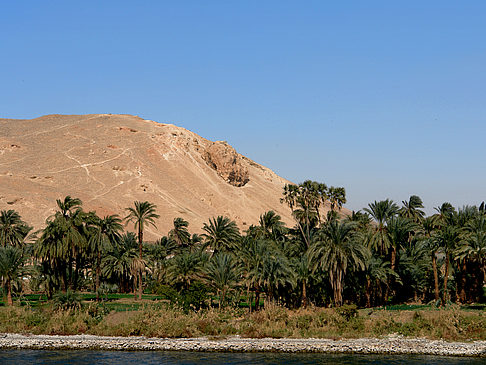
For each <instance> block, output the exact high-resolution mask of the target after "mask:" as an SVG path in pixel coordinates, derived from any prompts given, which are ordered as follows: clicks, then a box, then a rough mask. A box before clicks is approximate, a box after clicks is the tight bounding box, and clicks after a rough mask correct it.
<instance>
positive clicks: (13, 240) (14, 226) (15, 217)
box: [0, 209, 32, 247]
mask: <svg viewBox="0 0 486 365" xmlns="http://www.w3.org/2000/svg"><path fill="white" fill-rule="evenodd" d="M31 229H32V228H31V227H29V226H28V225H27V224H26V223H25V222H24V221H22V218H21V217H20V215H19V213H17V212H16V211H15V210H12V209H9V210H2V211H1V212H0V246H1V247H6V246H7V245H11V246H18V245H21V244H22V243H23V242H24V239H25V237H26V236H27V234H28V233H29V231H30V230H31Z"/></svg>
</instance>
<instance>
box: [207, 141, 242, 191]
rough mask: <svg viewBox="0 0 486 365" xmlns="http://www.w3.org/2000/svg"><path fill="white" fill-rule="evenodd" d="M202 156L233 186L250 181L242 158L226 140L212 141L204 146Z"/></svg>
mask: <svg viewBox="0 0 486 365" xmlns="http://www.w3.org/2000/svg"><path fill="white" fill-rule="evenodd" d="M203 158H204V160H205V161H206V162H207V164H208V165H209V166H210V167H212V168H213V169H214V170H215V171H216V172H217V173H218V175H219V176H221V177H222V178H223V179H224V180H225V181H226V182H227V183H229V184H231V185H233V186H237V187H240V186H244V185H245V184H246V183H247V182H248V181H250V176H249V173H248V169H247V168H246V167H245V166H244V165H243V158H242V157H241V156H240V155H239V154H238V153H237V152H236V151H235V149H234V148H233V147H231V146H230V145H228V144H227V143H226V142H221V141H218V142H212V143H211V144H210V145H209V146H208V147H206V149H205V151H204V153H203Z"/></svg>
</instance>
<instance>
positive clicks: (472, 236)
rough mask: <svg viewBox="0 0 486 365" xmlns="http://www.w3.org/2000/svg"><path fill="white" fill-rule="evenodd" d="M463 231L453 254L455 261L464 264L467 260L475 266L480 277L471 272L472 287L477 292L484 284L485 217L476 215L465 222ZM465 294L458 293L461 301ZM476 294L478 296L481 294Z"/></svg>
mask: <svg viewBox="0 0 486 365" xmlns="http://www.w3.org/2000/svg"><path fill="white" fill-rule="evenodd" d="M464 230H465V235H464V240H463V242H462V244H461V245H459V247H458V248H457V249H456V251H455V252H454V254H455V257H456V260H462V261H463V262H465V260H466V259H467V260H469V261H470V262H471V263H472V264H474V265H475V268H478V269H479V271H480V273H481V275H477V273H476V270H471V271H472V272H471V274H473V278H474V283H473V285H474V286H475V288H476V291H478V290H479V289H480V288H482V285H483V284H484V283H486V215H485V214H477V215H476V217H474V218H473V219H471V220H470V221H469V222H467V224H466V226H465V227H464ZM480 276H481V277H480ZM464 277H465V276H464ZM462 290H463V291H465V287H464V286H462ZM465 294H466V293H465V292H463V293H460V295H461V296H462V299H463V300H464V299H465ZM478 294H479V295H480V294H481V293H478ZM479 295H477V296H479ZM477 299H478V298H476V300H477Z"/></svg>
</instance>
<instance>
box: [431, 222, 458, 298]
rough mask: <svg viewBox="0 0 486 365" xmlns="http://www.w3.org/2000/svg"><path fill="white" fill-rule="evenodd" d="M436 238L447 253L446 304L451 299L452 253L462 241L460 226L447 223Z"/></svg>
mask: <svg viewBox="0 0 486 365" xmlns="http://www.w3.org/2000/svg"><path fill="white" fill-rule="evenodd" d="M436 240H437V243H438V245H439V246H440V247H441V248H442V249H443V250H444V254H445V263H444V265H445V274H444V290H443V292H442V306H445V305H446V303H447V300H448V299H449V289H448V288H447V282H448V280H449V265H450V258H451V253H452V252H453V251H454V250H455V249H456V248H457V247H458V245H459V244H460V243H461V241H462V235H461V231H460V229H459V228H458V227H456V226H454V225H452V224H447V225H446V226H444V227H442V228H441V229H440V230H439V232H438V233H437V236H436Z"/></svg>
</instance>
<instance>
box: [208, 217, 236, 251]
mask: <svg viewBox="0 0 486 365" xmlns="http://www.w3.org/2000/svg"><path fill="white" fill-rule="evenodd" d="M203 230H204V232H205V233H204V234H203V237H204V241H205V245H206V246H209V247H211V249H212V250H213V254H216V253H217V252H220V251H232V250H233V249H234V248H235V247H236V245H237V242H238V241H239V240H240V231H239V230H238V226H237V225H236V223H235V222H234V221H232V220H231V219H229V218H228V217H222V216H218V217H217V218H211V219H210V220H209V224H208V223H204V226H203Z"/></svg>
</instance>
